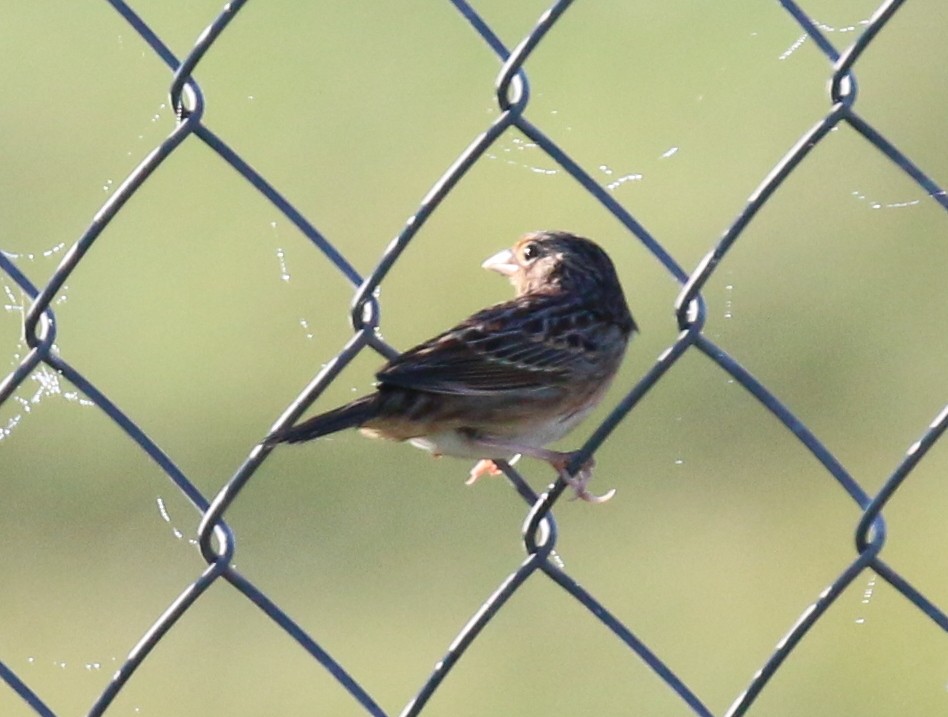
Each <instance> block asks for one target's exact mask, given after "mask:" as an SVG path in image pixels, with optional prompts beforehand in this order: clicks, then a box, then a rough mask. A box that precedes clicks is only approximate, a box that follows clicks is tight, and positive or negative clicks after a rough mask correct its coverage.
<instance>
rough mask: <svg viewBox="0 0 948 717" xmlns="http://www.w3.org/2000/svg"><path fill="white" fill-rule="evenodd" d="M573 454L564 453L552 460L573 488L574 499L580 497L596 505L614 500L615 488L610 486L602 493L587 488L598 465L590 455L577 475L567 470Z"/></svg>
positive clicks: (562, 476) (565, 480)
mask: <svg viewBox="0 0 948 717" xmlns="http://www.w3.org/2000/svg"><path fill="white" fill-rule="evenodd" d="M573 455H574V454H573V453H564V454H562V456H561V457H560V458H559V459H557V460H555V461H551V462H552V463H553V467H554V468H556V470H557V472H559V474H560V478H562V479H563V481H564V482H565V483H566V484H567V485H568V486H569V487H570V488H572V489H573V493H574V495H573V498H572V500H576V499H577V498H578V499H580V500H584V501H586V502H587V503H593V504H596V505H598V504H599V503H605V502H606V501H608V500H612V496H614V495H615V494H616V489H615V488H610V489H609V490H607V491H606V492H605V493H603V494H602V495H596V494H595V493H590V492H589V491H588V490H587V489H586V484H587V483H589V481H590V479H591V478H592V469H593V468H594V467H595V465H596V461H595V460H594V459H593V458H591V457H590V458H589V460H587V461H586V462H585V463H584V464H583V465H582V466H581V467H580V469H579V470H578V471H577V472H576V474H575V475H570V474H569V473H568V472H567V470H566V466H567V464H568V463H569V462H570V460H571V459H572V457H573Z"/></svg>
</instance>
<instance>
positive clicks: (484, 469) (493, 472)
mask: <svg viewBox="0 0 948 717" xmlns="http://www.w3.org/2000/svg"><path fill="white" fill-rule="evenodd" d="M501 473H503V471H501V470H500V468H498V467H497V464H496V463H494V461H492V460H489V459H487V458H485V459H484V460H481V461H478V462H477V463H475V464H474V467H473V468H471V474H470V477H468V479H467V480H466V481H464V485H474V484H475V483H477V481H478V480H479V479H480V478H481V477H483V476H499V475H500V474H501Z"/></svg>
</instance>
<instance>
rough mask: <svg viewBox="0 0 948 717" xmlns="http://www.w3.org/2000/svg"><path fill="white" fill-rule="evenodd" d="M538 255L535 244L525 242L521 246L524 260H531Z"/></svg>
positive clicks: (538, 251) (538, 250)
mask: <svg viewBox="0 0 948 717" xmlns="http://www.w3.org/2000/svg"><path fill="white" fill-rule="evenodd" d="M538 256H540V249H539V248H538V247H537V245H536V244H527V245H526V246H525V247H524V248H523V258H524V259H525V260H526V261H533V260H534V259H536V258H537V257H538Z"/></svg>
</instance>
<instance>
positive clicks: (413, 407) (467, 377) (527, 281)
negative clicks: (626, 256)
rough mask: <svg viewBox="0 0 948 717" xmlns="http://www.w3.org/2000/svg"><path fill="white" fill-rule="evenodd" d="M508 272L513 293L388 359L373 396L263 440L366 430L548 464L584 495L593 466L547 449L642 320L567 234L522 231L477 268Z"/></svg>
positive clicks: (592, 394)
mask: <svg viewBox="0 0 948 717" xmlns="http://www.w3.org/2000/svg"><path fill="white" fill-rule="evenodd" d="M482 266H483V267H484V268H485V269H492V270H493V271H496V272H498V273H500V274H503V275H504V276H506V277H508V278H509V279H510V282H511V283H512V284H513V286H514V288H515V290H516V297H515V298H513V299H511V300H510V301H505V302H503V303H500V304H496V305H494V306H489V307H487V308H486V309H483V310H481V311H479V312H477V313H476V314H474V315H473V316H471V317H470V318H468V319H466V320H465V321H462V322H461V323H460V324H458V325H457V326H455V327H454V328H453V329H450V330H449V331H446V332H444V333H442V334H439V335H438V336H435V337H434V338H432V339H430V340H428V341H425V342H424V343H422V344H419V345H418V346H416V347H414V348H412V349H409V350H408V351H406V352H405V353H403V354H401V355H400V356H398V357H397V358H395V359H392V360H391V361H390V362H389V363H388V364H387V365H386V366H384V367H383V368H382V369H381V370H380V371H379V372H378V373H377V374H376V378H377V379H378V386H377V389H376V391H375V393H373V394H371V395H368V396H364V397H362V398H359V399H357V400H355V401H353V402H352V403H349V404H346V405H345V406H341V407H340V408H336V409H334V410H332V411H328V412H327V413H323V414H321V415H319V416H315V417H313V418H310V419H308V420H306V421H303V422H302V423H300V424H298V425H296V426H291V427H289V428H286V429H284V430H282V431H277V432H275V433H274V434H272V435H271V436H269V438H268V439H267V441H266V443H267V444H268V445H272V444H275V443H281V442H288V443H297V442H300V441H308V440H310V439H313V438H319V437H320V436H325V435H327V434H329V433H335V432H336V431H340V430H342V429H344V428H355V427H359V428H361V429H362V432H363V433H365V434H368V435H370V436H375V437H381V438H388V439H391V440H396V441H406V440H407V441H410V442H411V443H412V444H414V445H416V446H418V447H421V448H424V449H425V450H427V451H429V452H431V453H432V454H434V455H435V456H440V455H448V456H457V457H462V458H479V459H481V460H480V461H479V462H478V463H477V465H475V466H474V468H473V469H472V470H471V474H470V480H469V481H468V483H473V482H474V481H475V480H477V478H478V477H480V476H482V475H485V474H490V475H496V474H498V473H500V470H499V469H498V468H497V466H496V465H495V464H494V460H512V459H513V458H514V457H515V456H516V455H517V454H523V455H526V456H531V457H533V458H538V459H540V460H544V461H547V462H548V463H550V465H552V466H553V467H554V468H555V469H556V471H557V472H558V473H559V474H560V475H562V476H563V477H564V478H565V479H566V480H567V481H568V482H569V483H570V485H572V487H573V488H574V490H575V491H576V495H577V496H578V497H580V498H583V499H584V500H589V501H593V502H598V501H602V500H607V499H608V498H610V497H611V496H612V493H613V491H610V493H609V494H607V495H606V496H594V495H592V494H590V493H588V492H587V490H586V483H587V481H588V480H589V478H590V476H591V470H592V465H593V462H592V460H590V461H588V462H587V464H586V465H584V466H583V467H582V468H581V470H580V471H579V473H578V474H577V476H576V477H575V478H570V477H569V476H568V475H566V471H565V468H566V465H567V464H568V462H569V460H570V458H571V457H572V455H573V454H572V453H562V452H559V451H553V450H549V449H546V448H544V446H546V445H547V444H548V443H552V442H553V441H556V440H558V439H559V438H562V437H563V436H565V435H566V434H567V433H568V432H569V431H570V430H572V429H573V428H574V427H575V426H576V425H577V424H578V423H579V422H580V421H581V420H582V419H583V418H584V417H585V416H586V415H587V414H588V413H589V412H590V411H591V410H592V409H593V408H594V407H595V406H596V405H597V404H598V403H599V401H600V400H602V397H603V395H604V394H605V392H606V389H607V388H608V386H609V383H610V382H611V381H612V378H613V376H615V373H616V371H617V370H618V368H619V364H620V363H621V362H622V357H623V355H624V354H625V349H626V346H627V344H628V341H629V338H630V337H631V335H632V333H633V332H635V331H636V325H635V322H634V321H633V319H632V315H631V314H630V313H629V308H628V306H627V305H626V301H625V296H624V295H623V293H622V287H621V285H620V284H619V279H618V277H617V276H616V271H615V267H614V266H613V265H612V261H611V260H610V259H609V257H608V256H607V255H606V253H605V252H604V251H603V250H602V249H600V248H599V247H598V246H597V245H596V244H594V243H593V242H591V241H589V240H588V239H583V238H581V237H577V236H574V235H572V234H569V233H566V232H560V231H545V232H536V233H532V234H527V235H525V236H524V237H522V238H521V239H520V240H519V241H518V242H517V243H516V244H514V246H513V247H512V248H511V249H505V250H504V251H501V252H499V253H497V254H495V255H494V256H492V257H490V258H489V259H488V260H487V261H485V262H484V263H483V265H482Z"/></svg>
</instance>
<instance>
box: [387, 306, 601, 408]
mask: <svg viewBox="0 0 948 717" xmlns="http://www.w3.org/2000/svg"><path fill="white" fill-rule="evenodd" d="M587 314H588V310H585V309H583V307H580V306H576V305H569V304H565V303H564V302H563V301H562V299H561V300H560V301H555V302H554V301H543V300H542V299H541V300H537V299H536V298H535V297H534V298H528V297H520V298H519V299H514V300H513V301H509V302H506V303H503V304H498V305H497V306H492V307H489V308H487V309H484V310H483V311H480V312H478V313H477V314H474V315H473V316H471V317H470V318H469V319H467V320H466V321H464V322H462V323H461V324H459V325H458V326H456V327H454V328H453V329H451V330H449V331H446V332H445V333H443V334H440V335H438V336H436V337H434V338H433V339H431V340H429V341H426V342H425V343H423V344H420V345H419V346H416V347H414V348H413V349H410V350H408V351H406V352H405V353H404V354H402V355H401V356H398V357H397V358H395V359H394V360H392V361H391V362H390V363H389V364H388V365H387V366H385V367H384V368H383V369H382V370H381V371H379V373H378V374H377V378H378V380H379V381H380V382H381V385H383V386H385V385H388V386H399V387H402V388H412V389H417V390H422V391H429V392H432V393H444V394H462V395H475V394H476V395H497V394H502V393H503V392H505V391H510V390H526V391H531V390H536V391H538V392H546V391H551V390H552V391H558V390H560V389H561V388H562V386H564V385H566V384H567V383H569V382H570V380H571V377H572V376H573V374H574V372H575V371H576V370H577V369H579V368H580V367H582V366H584V365H585V364H587V363H588V362H589V361H590V360H593V358H594V356H593V354H595V352H597V351H598V350H599V347H598V345H597V343H596V342H595V340H594V339H595V336H594V334H593V332H590V331H589V330H588V328H589V326H588V324H589V323H590V320H589V317H588V315H587Z"/></svg>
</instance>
